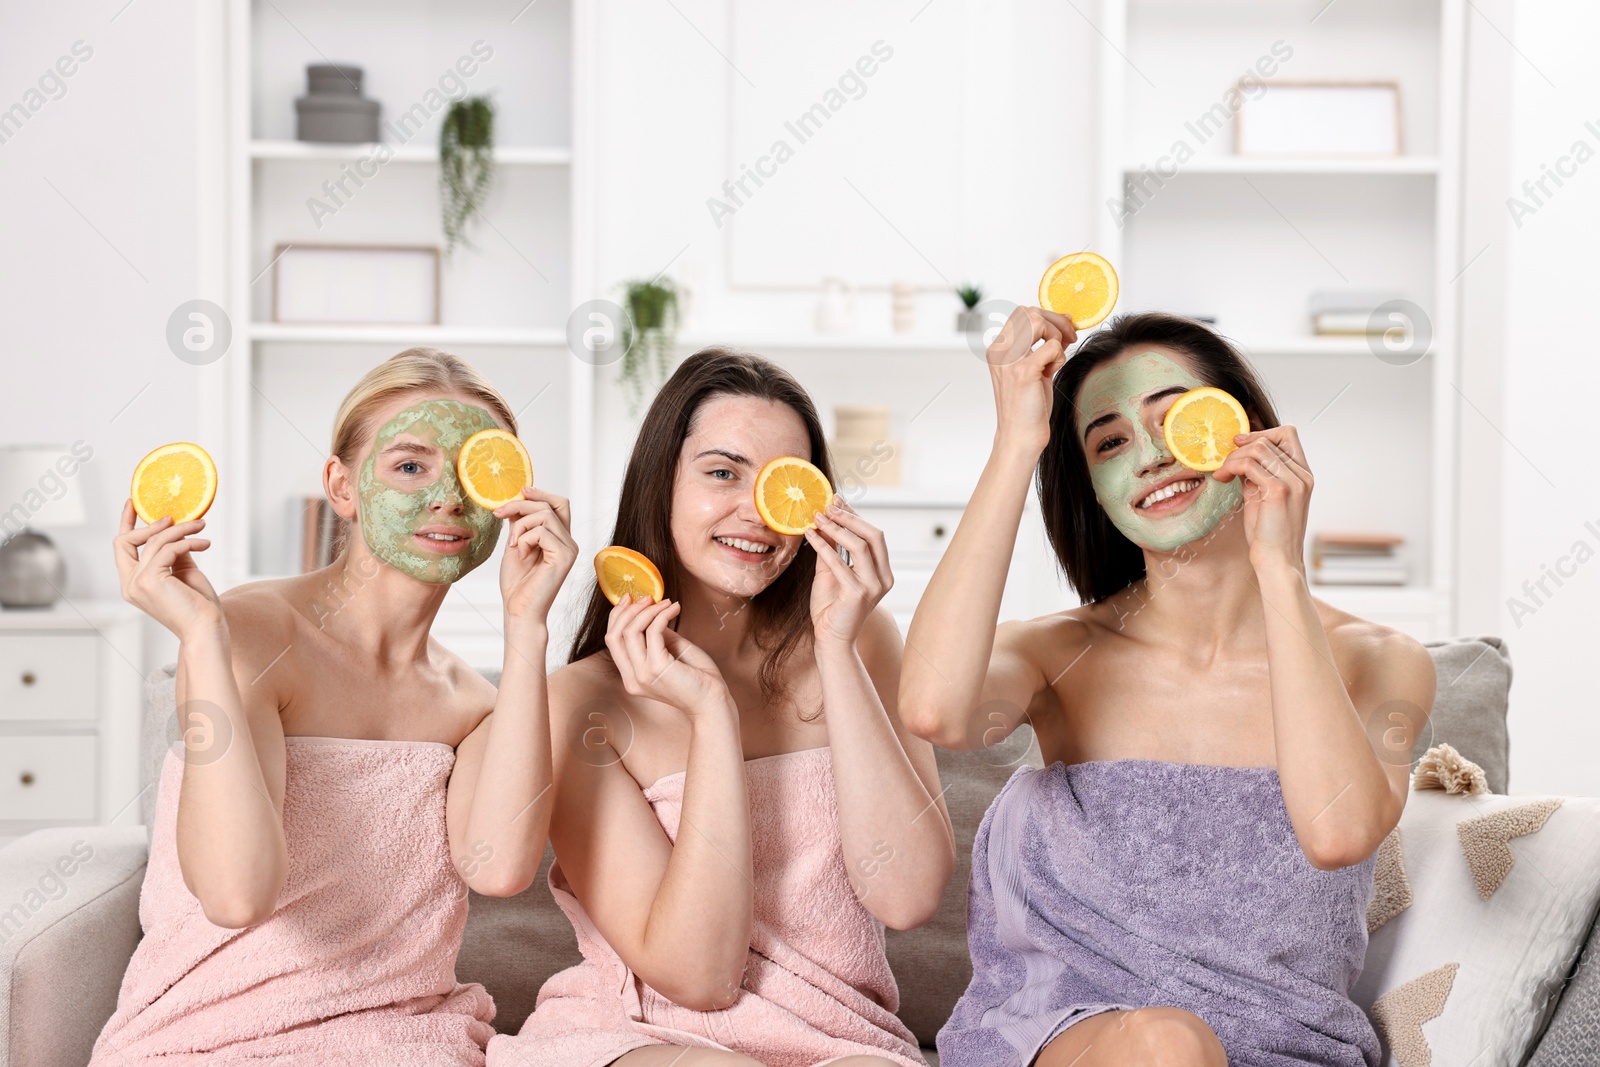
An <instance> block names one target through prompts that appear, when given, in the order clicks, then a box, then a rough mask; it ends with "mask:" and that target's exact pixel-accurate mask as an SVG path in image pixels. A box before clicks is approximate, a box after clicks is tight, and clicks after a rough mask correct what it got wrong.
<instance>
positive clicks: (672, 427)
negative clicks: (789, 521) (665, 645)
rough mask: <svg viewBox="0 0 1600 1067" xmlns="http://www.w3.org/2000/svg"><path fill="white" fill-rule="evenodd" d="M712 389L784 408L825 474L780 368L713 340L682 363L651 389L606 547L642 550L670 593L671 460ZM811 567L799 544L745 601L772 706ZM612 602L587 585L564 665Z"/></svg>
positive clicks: (804, 404)
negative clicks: (776, 572) (793, 417)
mask: <svg viewBox="0 0 1600 1067" xmlns="http://www.w3.org/2000/svg"><path fill="white" fill-rule="evenodd" d="M717 396H749V397H755V398H757V399H759V400H772V401H776V402H777V403H780V404H784V405H786V406H787V407H789V408H791V409H792V410H793V411H794V413H795V414H796V415H799V416H800V421H801V422H802V423H804V424H805V428H806V436H807V437H808V438H809V439H810V441H811V455H810V457H809V458H810V460H811V462H812V463H814V464H816V465H817V467H819V468H821V470H822V473H823V474H825V475H827V476H828V481H829V483H830V484H831V483H832V481H833V471H832V469H831V467H830V466H829V463H828V444H827V438H826V437H825V436H824V434H823V431H822V420H821V419H820V418H818V417H817V409H816V405H814V404H813V403H812V402H811V397H810V395H809V394H807V393H806V391H805V389H804V388H803V387H802V386H801V385H800V383H799V382H798V381H796V380H795V379H794V376H793V375H791V374H790V373H789V372H788V371H786V370H784V369H783V368H782V367H780V366H778V365H777V364H776V363H773V362H772V361H771V360H767V359H763V358H761V357H760V356H756V355H751V354H749V353H745V352H736V351H733V350H731V349H727V348H720V347H713V348H705V349H701V350H700V351H699V352H696V353H695V354H694V355H692V356H690V357H689V358H688V359H686V360H684V361H683V363H682V364H681V365H679V367H678V369H677V370H676V371H674V372H673V374H672V377H670V378H668V379H667V382H666V384H665V385H663V386H662V387H661V392H659V393H657V394H656V398H655V400H654V401H653V402H652V403H651V405H650V410H649V411H648V412H647V413H646V414H645V417H644V422H643V424H642V425H641V426H640V427H639V436H638V438H637V439H635V441H634V443H633V455H632V456H630V457H629V459H628V471H627V474H626V475H624V477H623V479H622V497H621V500H620V502H619V503H618V505H617V524H616V527H615V529H614V530H613V531H612V534H611V540H610V541H609V542H608V543H609V544H613V545H622V546H624V547H626V548H631V549H633V550H634V551H636V552H643V553H644V554H645V555H646V556H648V557H650V559H651V561H652V562H654V563H655V565H656V567H657V568H659V569H660V571H661V580H662V584H663V585H664V586H665V587H666V595H667V596H668V597H669V598H672V599H677V597H678V596H679V593H680V591H681V590H682V587H683V585H682V583H683V571H682V567H681V564H680V563H679V560H678V551H677V546H676V545H674V544H673V541H672V492H673V486H674V484H675V483H676V481H677V473H678V457H679V455H680V454H681V453H682V451H683V442H684V441H685V440H686V439H687V438H688V436H689V432H690V430H691V429H692V428H693V426H694V420H695V417H696V414H697V413H698V411H699V409H700V407H701V405H702V404H704V403H705V402H706V401H707V400H710V399H711V398H713V397H717ZM816 572H817V557H816V553H815V552H814V551H813V550H812V548H811V546H810V545H808V544H801V545H800V550H799V552H797V553H796V554H795V557H794V559H792V560H791V561H790V562H789V566H788V567H786V568H784V570H783V573H781V574H780V575H778V577H777V578H776V579H775V580H774V581H773V582H772V584H771V585H769V586H767V588H765V589H763V590H762V591H761V592H760V593H758V594H756V595H755V596H754V597H752V598H751V599H750V604H749V609H748V610H749V611H750V612H751V620H750V625H751V630H752V633H753V634H754V636H755V638H756V642H757V644H758V645H759V646H760V647H761V648H762V649H763V651H765V652H766V653H767V655H766V657H765V658H764V659H763V660H762V663H761V671H760V681H761V692H762V695H763V696H764V697H765V698H766V700H767V703H768V704H769V705H770V704H772V703H773V702H774V701H775V700H776V699H777V698H778V697H780V696H781V695H782V693H783V685H782V682H781V677H782V672H783V666H784V663H785V662H786V661H787V659H788V658H789V656H790V655H792V654H793V653H794V651H795V650H796V649H797V648H799V647H800V646H801V645H802V643H803V642H804V641H805V640H806V638H807V636H808V635H809V634H810V632H811V581H812V578H813V577H815V575H816ZM610 614H611V602H610V601H609V600H607V599H606V598H605V595H604V594H602V593H601V592H600V589H599V587H598V585H596V586H595V587H594V588H593V589H592V590H591V591H590V594H589V606H588V608H586V609H585V611H584V613H583V623H582V624H581V625H580V626H579V627H578V634H577V636H576V637H575V638H574V639H573V642H572V653H571V655H570V656H568V661H569V662H576V661H577V660H580V659H583V658H585V657H586V656H592V655H594V654H595V653H596V652H604V651H605V650H606V622H607V619H608V618H609V616H610Z"/></svg>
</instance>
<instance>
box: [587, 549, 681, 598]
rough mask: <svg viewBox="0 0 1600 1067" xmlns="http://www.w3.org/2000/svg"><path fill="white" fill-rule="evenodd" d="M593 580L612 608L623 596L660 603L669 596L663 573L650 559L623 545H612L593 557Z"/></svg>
mask: <svg viewBox="0 0 1600 1067" xmlns="http://www.w3.org/2000/svg"><path fill="white" fill-rule="evenodd" d="M594 576H595V581H596V582H598V583H599V585H600V592H601V593H602V594H603V595H604V596H605V598H606V599H607V600H609V601H611V603H612V604H616V603H618V602H619V601H621V600H622V598H623V597H624V596H634V597H649V598H650V599H651V600H652V601H657V602H659V601H660V600H661V598H662V597H664V596H666V595H667V587H666V585H665V583H663V582H662V581H661V572H660V571H659V570H657V569H656V565H655V564H654V563H651V562H650V558H649V557H648V556H646V555H645V554H644V553H643V552H635V551H634V550H633V549H631V548H623V547H622V546H621V545H611V546H610V547H608V548H602V549H601V550H600V551H598V552H596V553H595V554H594Z"/></svg>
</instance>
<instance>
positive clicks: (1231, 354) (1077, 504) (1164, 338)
mask: <svg viewBox="0 0 1600 1067" xmlns="http://www.w3.org/2000/svg"><path fill="white" fill-rule="evenodd" d="M1145 345H1160V346H1162V347H1163V348H1169V349H1172V350H1173V351H1175V352H1177V353H1178V354H1179V355H1180V356H1182V357H1183V358H1184V360H1185V362H1187V363H1188V364H1189V365H1190V366H1191V367H1192V368H1193V370H1194V372H1195V375H1196V376H1197V377H1198V378H1199V379H1200V380H1201V381H1202V382H1204V383H1205V384H1207V385H1210V386H1215V387H1216V388H1218V389H1225V390H1227V391H1228V392H1229V393H1231V394H1233V396H1234V397H1236V398H1237V399H1238V401H1239V403H1241V404H1243V405H1244V410H1245V413H1246V414H1248V415H1249V416H1250V428H1251V429H1252V430H1264V429H1267V428H1268V427H1272V426H1276V425H1278V414H1277V412H1276V411H1274V410H1273V407H1272V401H1271V399H1270V398H1269V397H1268V396H1267V390H1266V387H1265V386H1264V385H1263V384H1262V383H1261V379H1260V377H1259V376H1257V374H1256V372H1255V369H1254V368H1252V367H1251V366H1250V363H1249V361H1248V360H1246V359H1245V357H1244V356H1243V355H1242V354H1240V352H1239V351H1238V349H1236V348H1234V347H1233V345H1231V344H1229V343H1228V341H1227V340H1226V339H1224V338H1223V337H1222V336H1221V335H1219V334H1218V333H1216V332H1215V331H1214V330H1212V329H1210V328H1209V327H1207V326H1206V325H1204V324H1203V323H1199V322H1196V321H1194V320H1193V319H1186V318H1182V317H1180V316H1178V315H1167V314H1163V313H1159V312H1147V313H1144V314H1139V315H1119V316H1117V317H1116V318H1115V319H1113V320H1112V321H1111V323H1110V324H1109V325H1107V326H1106V327H1105V328H1104V329H1101V330H1099V331H1097V332H1095V333H1093V334H1091V335H1090V336H1089V338H1088V339H1087V340H1086V341H1084V342H1083V344H1082V345H1080V346H1079V347H1078V351H1077V352H1076V353H1075V354H1074V355H1073V356H1072V358H1071V359H1069V360H1067V362H1066V364H1065V365H1064V366H1063V367H1062V368H1061V369H1060V370H1059V371H1057V372H1056V378H1055V402H1054V404H1053V405H1052V406H1051V409H1050V443H1049V444H1048V445H1046V446H1045V449H1044V454H1043V455H1041V456H1040V457H1039V470H1038V478H1039V504H1040V509H1041V511H1042V512H1043V518H1044V527H1045V532H1046V533H1047V534H1049V536H1050V546H1051V548H1053V549H1054V550H1055V554H1056V560H1057V562H1059V563H1060V564H1061V569H1062V571H1063V572H1065V574H1066V576H1067V581H1069V582H1070V583H1072V588H1073V589H1074V590H1076V591H1077V593H1078V596H1079V597H1080V598H1081V599H1082V600H1083V602H1084V603H1086V604H1088V603H1098V602H1100V601H1102V600H1104V599H1105V598H1106V597H1108V596H1111V595H1112V594H1113V593H1116V592H1119V591H1121V590H1122V589H1125V588H1127V586H1129V585H1130V584H1132V583H1133V582H1136V581H1138V580H1139V579H1141V578H1143V577H1144V551H1143V550H1142V549H1141V548H1139V546H1138V545H1136V544H1134V543H1133V542H1132V541H1129V540H1128V539H1127V538H1126V537H1124V536H1123V535H1122V531H1120V530H1118V529H1117V528H1116V527H1115V526H1113V525H1112V524H1111V519H1110V517H1109V516H1107V515H1106V513H1105V509H1104V508H1102V507H1101V506H1100V501H1099V500H1098V499H1096V497H1095V492H1094V484H1093V483H1092V482H1091V481H1090V480H1089V460H1088V457H1087V456H1085V455H1084V452H1083V442H1082V441H1081V440H1080V439H1079V438H1078V393H1079V391H1080V390H1081V389H1082V388H1083V383H1084V380H1085V379H1086V378H1088V377H1089V374H1090V373H1091V372H1092V371H1093V370H1094V369H1095V368H1096V367H1099V366H1101V365H1102V364H1105V363H1109V362H1110V361H1111V360H1113V359H1116V358H1117V357H1118V356H1120V355H1122V353H1124V352H1126V351H1127V350H1128V349H1130V348H1137V347H1141V346H1145Z"/></svg>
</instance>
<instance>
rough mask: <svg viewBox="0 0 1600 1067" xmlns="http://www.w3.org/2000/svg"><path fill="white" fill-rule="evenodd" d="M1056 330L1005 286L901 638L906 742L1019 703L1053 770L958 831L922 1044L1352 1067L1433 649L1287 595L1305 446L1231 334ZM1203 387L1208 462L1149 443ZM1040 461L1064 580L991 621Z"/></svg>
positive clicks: (1299, 570)
mask: <svg viewBox="0 0 1600 1067" xmlns="http://www.w3.org/2000/svg"><path fill="white" fill-rule="evenodd" d="M1076 336H1077V334H1076V330H1075V329H1074V328H1073V324H1072V322H1071V320H1070V319H1067V318H1065V317H1063V316H1060V315H1056V314H1053V313H1051V312H1048V311H1042V310H1040V309H1039V308H1021V309H1018V310H1017V312H1016V313H1015V314H1013V316H1012V317H1011V319H1010V320H1009V321H1008V323H1007V325H1006V327H1005V329H1004V330H1003V331H1002V333H1001V335H1000V336H999V337H998V338H997V339H996V341H995V343H994V344H993V345H992V346H991V347H990V349H989V352H988V364H989V372H990V377H991V381H992V385H993V388H994V394H995V405H996V408H997V409H998V428H997V430H996V433H995V439H994V445H993V450H992V451H991V453H990V457H989V462H988V465H987V466H986V467H985V468H984V472H983V475H982V478H981V480H980V482H979V484H978V487H977V490H976V491H975V492H974V494H973V497H972V501H971V503H970V504H969V505H968V507H967V509H966V512H965V515H964V517H963V518H962V521H961V525H960V527H959V528H958V529H957V531H956V533H955V535H954V537H953V538H952V540H951V543H950V546H949V548H948V549H947V550H946V552H945V555H944V557H943V559H942V560H941V561H940V563H939V565H938V568H937V570H936V571H935V573H934V576H933V579H932V580H931V582H930V583H929V586H928V589H927V592H926V593H925V594H924V596H923V598H922V600H921V602H920V603H919V604H918V606H917V611H916V615H915V616H914V618H913V620H912V624H911V632H910V634H909V636H908V638H907V644H908V646H909V647H910V648H912V649H913V650H915V652H916V654H915V655H913V656H908V657H907V659H906V666H905V671H904V674H903V676H902V679H901V687H900V693H901V695H900V707H901V709H902V711H903V714H904V715H905V718H906V722H907V724H908V725H909V726H910V727H911V728H912V729H913V730H915V731H916V733H917V734H918V735H920V736H922V737H926V738H929V739H930V740H932V741H934V742H935V743H936V744H939V745H941V746H944V747H947V748H956V749H961V748H977V747H982V746H984V745H990V744H994V743H997V742H998V741H1000V740H1001V739H1002V738H1004V737H1005V736H1007V735H1008V734H1009V733H1010V732H1011V731H1013V730H1015V729H1016V728H1017V727H1018V726H1019V725H1021V724H1022V723H1024V722H1026V723H1028V724H1029V725H1030V726H1031V727H1032V728H1033V730H1034V732H1035V734H1036V735H1037V738H1038V742H1039V748H1040V750H1041V752H1042V753H1043V756H1044V760H1045V764H1046V766H1045V767H1044V768H1042V769H1038V770H1035V769H1033V768H1026V769H1022V770H1019V771H1018V772H1017V773H1016V774H1015V775H1014V776H1013V777H1012V779H1011V781H1010V782H1008V783H1007V785H1006V787H1005V788H1004V789H1003V790H1002V791H1001V793H1000V796H999V797H998V798H997V799H996V800H995V802H994V804H993V805H992V806H991V807H990V809H989V811H988V813H987V814H986V815H985V817H984V821H983V824H982V826H981V827H980V829H979V831H978V835H977V839H976V841H975V842H974V845H973V864H972V883H971V896H970V898H969V899H970V903H969V907H968V915H969V942H970V945H971V948H972V956H973V978H972V984H971V985H970V986H969V987H968V989H967V992H966V994H965V995H964V996H963V997H962V998H961V1001H960V1003H959V1004H958V1005H957V1006H956V1009H955V1012H954V1013H953V1015H952V1017H951V1019H950V1021H949V1022H948V1023H947V1024H946V1025H945V1027H944V1028H943V1029H942V1030H941V1031H940V1033H939V1051H940V1056H941V1061H942V1062H943V1064H944V1065H945V1067H976V1065H983V1067H1021V1065H1025V1064H1034V1063H1037V1064H1039V1065H1040V1067H1056V1065H1066V1064H1073V1065H1075V1067H1137V1065H1155V1064H1160V1065H1164V1067H1172V1065H1179V1064H1182V1065H1190V1067H1227V1065H1228V1064H1234V1065H1240V1067H1243V1065H1248V1067H1278V1065H1286V1064H1291V1063H1293V1064H1307V1065H1310V1064H1316V1065H1319V1067H1334V1065H1339V1067H1375V1065H1376V1064H1377V1062H1378V1055H1379V1050H1378V1042H1377V1038H1376V1036H1375V1035H1374V1033H1373V1030H1372V1026H1371V1025H1370V1023H1368V1021H1367V1019H1366V1017H1365V1016H1364V1015H1363V1014H1362V1012H1361V1010H1360V1008H1358V1007H1357V1006H1356V1005H1355V1004H1354V1003H1353V1002H1352V1001H1351V1000H1350V997H1349V995H1348V993H1349V988H1350V985H1351V984H1352V983H1353V982H1354V980H1355V978H1356V976H1357V975H1358V974H1359V973H1360V970H1361V963H1362V958H1363V956H1364V954H1365V951H1366V938H1367V932H1366V924H1365V913H1366V907H1367V902H1368V900H1369V899H1370V897H1371V893H1372V864H1373V861H1372V857H1373V854H1374V852H1375V851H1376V850H1377V848H1378V846H1379V844H1380V843H1381V842H1382V841H1383V839H1384V837H1385V836H1387V835H1388V833H1389V831H1390V830H1392V829H1393V828H1394V826H1395V824H1396V822H1397V821H1398V820H1399V818H1400V812H1401V809H1402V808H1403V807H1404V805H1405V799H1406V793H1407V787H1408V778H1409V775H1408V773H1407V772H1408V769H1409V762H1410V753H1411V746H1412V742H1413V741H1414V739H1415V737H1416V736H1417V731H1418V730H1420V729H1421V727H1422V725H1423V723H1424V722H1425V721H1426V718H1427V714H1428V708H1429V707H1430V706H1431V703H1432V699H1433V685H1434V679H1433V663H1432V660H1431V659H1430V657H1429V655H1428V653H1427V651H1426V650H1424V649H1423V648H1422V647H1421V646H1420V645H1419V644H1418V643H1417V642H1416V641H1414V640H1412V639H1411V638H1409V637H1406V636H1405V635H1403V634H1399V633H1396V632H1395V631H1393V630H1390V629H1388V628H1386V627H1383V626H1379V625H1377V624H1375V623H1371V622H1367V621H1365V620H1362V619H1358V618H1356V617H1354V616H1352V615H1349V614H1347V613H1345V612H1343V611H1340V610H1339V609H1337V608H1335V607H1333V606H1331V605H1329V604H1326V603H1324V602H1322V601H1320V600H1317V599H1316V598H1314V597H1313V596H1312V595H1311V592H1310V589H1309V587H1308V586H1307V583H1306V575H1305V564H1304V539H1305V529H1306V514H1307V506H1308V502H1309V498H1310V494H1311V489H1312V475H1311V469H1310V465H1309V462H1308V460H1307V458H1306V453H1305V449H1304V448H1303V447H1302V446H1301V443H1300V438H1299V435H1298V433H1296V431H1295V429H1294V427H1292V426H1281V425H1279V423H1278V419H1277V416H1276V414H1275V413H1274V411H1273V408H1272V404H1271V402H1270V401H1269V399H1268V398H1267V393H1266V390H1265V389H1264V388H1263V387H1262V385H1261V382H1260V381H1259V379H1258V378H1257V376H1256V374H1255V372H1254V371H1253V370H1252V369H1251V367H1250V365H1249V364H1248V363H1247V362H1246V361H1245V359H1244V358H1243V357H1242V356H1240V355H1239V353H1238V352H1236V351H1235V350H1234V349H1233V348H1232V346H1231V345H1229V344H1228V343H1227V342H1226V341H1225V340H1223V339H1222V338H1221V337H1219V336H1218V335H1217V334H1215V333H1214V332H1212V331H1211V330H1209V329H1208V328H1206V327H1205V326H1204V325H1202V324H1200V323H1198V322H1194V321H1192V320H1188V319H1182V318H1178V317H1176V316H1172V315H1162V314H1142V315H1128V316H1123V317H1121V318H1119V319H1117V320H1115V321H1113V322H1112V323H1110V324H1108V325H1107V326H1106V327H1104V328H1103V329H1101V330H1100V331H1099V332H1097V333H1095V334H1094V335H1093V336H1091V337H1090V338H1089V339H1088V340H1086V341H1085V342H1084V343H1083V344H1082V346H1081V347H1080V348H1079V349H1078V351H1077V353H1076V354H1075V355H1074V356H1073V357H1072V358H1071V359H1070V360H1069V359H1067V358H1066V355H1065V352H1066V349H1067V347H1068V346H1070V345H1071V344H1072V343H1073V342H1074V341H1075V340H1076ZM1204 386H1211V387H1218V388H1221V389H1224V390H1225V391H1227V392H1228V393H1230V394H1232V395H1233V396H1234V397H1235V398H1237V399H1238V401H1239V402H1240V403H1241V405H1242V406H1243V408H1244V410H1245V412H1246V414H1247V415H1248V417H1249V420H1250V425H1249V432H1247V433H1244V434H1240V435H1237V436H1236V437H1235V438H1234V442H1233V443H1234V444H1236V445H1237V448H1236V450H1234V451H1233V452H1232V453H1231V454H1230V455H1229V456H1228V457H1227V459H1226V461H1225V462H1224V463H1223V464H1222V466H1221V467H1220V468H1219V469H1218V470H1216V471H1213V472H1210V473H1206V472H1202V471H1197V470H1191V469H1190V468H1188V467H1186V466H1183V465H1181V464H1180V463H1178V461H1177V459H1176V458H1175V457H1174V455H1173V453H1172V451H1171V450H1170V449H1169V448H1168V447H1167V444H1166V441H1165V439H1164V434H1163V422H1164V419H1165V416H1166V413H1167V410H1168V408H1170V407H1171V406H1172V404H1173V402H1174V401H1175V400H1176V399H1177V398H1178V397H1179V396H1181V395H1183V394H1184V393H1186V392H1188V391H1189V390H1192V389H1196V388H1199V387H1204ZM1035 474H1036V475H1037V478H1038V490H1039V500H1040V509H1041V512H1042V514H1043V516H1044V520H1045V525H1046V528H1047V530H1048V533H1049V535H1050V539H1051V543H1052V545H1053V546H1054V548H1055V551H1056V556H1057V558H1058V560H1059V561H1060V563H1061V566H1062V569H1063V570H1064V571H1065V573H1066V576H1067V578H1068V579H1069V580H1070V582H1071V583H1072V586H1073V587H1074V589H1075V590H1076V591H1077V592H1078V594H1079V596H1080V597H1081V599H1082V600H1083V602H1084V603H1083V604H1082V606H1080V607H1075V608H1069V609H1066V610H1063V611H1060V612H1057V613H1055V614H1052V615H1047V616H1044V617H1042V618H1038V619H1032V620H1028V621H1018V622H1007V623H1005V624H1003V625H1000V626H999V627H998V629H997V628H996V621H997V618H998V612H999V606H1000V594H1001V590H1002V587H1003V585H1004V582H1005V574H1006V565H1007V563H1008V561H1009V559H1010V556H1011V548H1012V545H1013V544H1014V542H1015V540H1016V535H1017V526H1018V522H1019V520H1020V519H1021V515H1022V509H1023V503H1024V500H1025V498H1026V496H1027V494H1028V483H1029V480H1030V478H1032V477H1033V476H1034V475H1035ZM935 665H937V666H935ZM1369 724H1376V725H1375V728H1374V730H1373V733H1375V734H1377V735H1379V736H1380V737H1381V739H1382V743H1380V744H1374V743H1373V742H1372V741H1370V740H1369V735H1368V730H1367V726H1368V725H1369Z"/></svg>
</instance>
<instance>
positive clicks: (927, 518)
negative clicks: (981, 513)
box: [857, 506, 961, 570]
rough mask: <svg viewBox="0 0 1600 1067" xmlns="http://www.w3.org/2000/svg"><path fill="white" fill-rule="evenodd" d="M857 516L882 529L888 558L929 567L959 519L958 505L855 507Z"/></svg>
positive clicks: (938, 554) (935, 560)
mask: <svg viewBox="0 0 1600 1067" xmlns="http://www.w3.org/2000/svg"><path fill="white" fill-rule="evenodd" d="M857 510H858V511H860V513H861V517H862V518H864V519H866V520H867V521H868V522H870V523H872V525H874V526H876V527H877V528H878V529H880V530H882V531H883V537H884V541H885V542H886V543H887V544H888V546H889V560H890V562H891V563H893V564H895V565H896V569H897V570H898V569H899V565H900V564H911V565H928V566H930V567H931V566H932V565H933V564H934V563H937V562H938V561H939V557H940V556H942V555H944V550H945V546H946V545H948V544H949V543H950V538H951V537H953V536H954V535H955V532H956V525H957V524H958V523H959V522H960V521H961V509H960V508H949V507H939V508H916V507H905V508H875V507H868V506H862V507H859V508H857Z"/></svg>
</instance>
